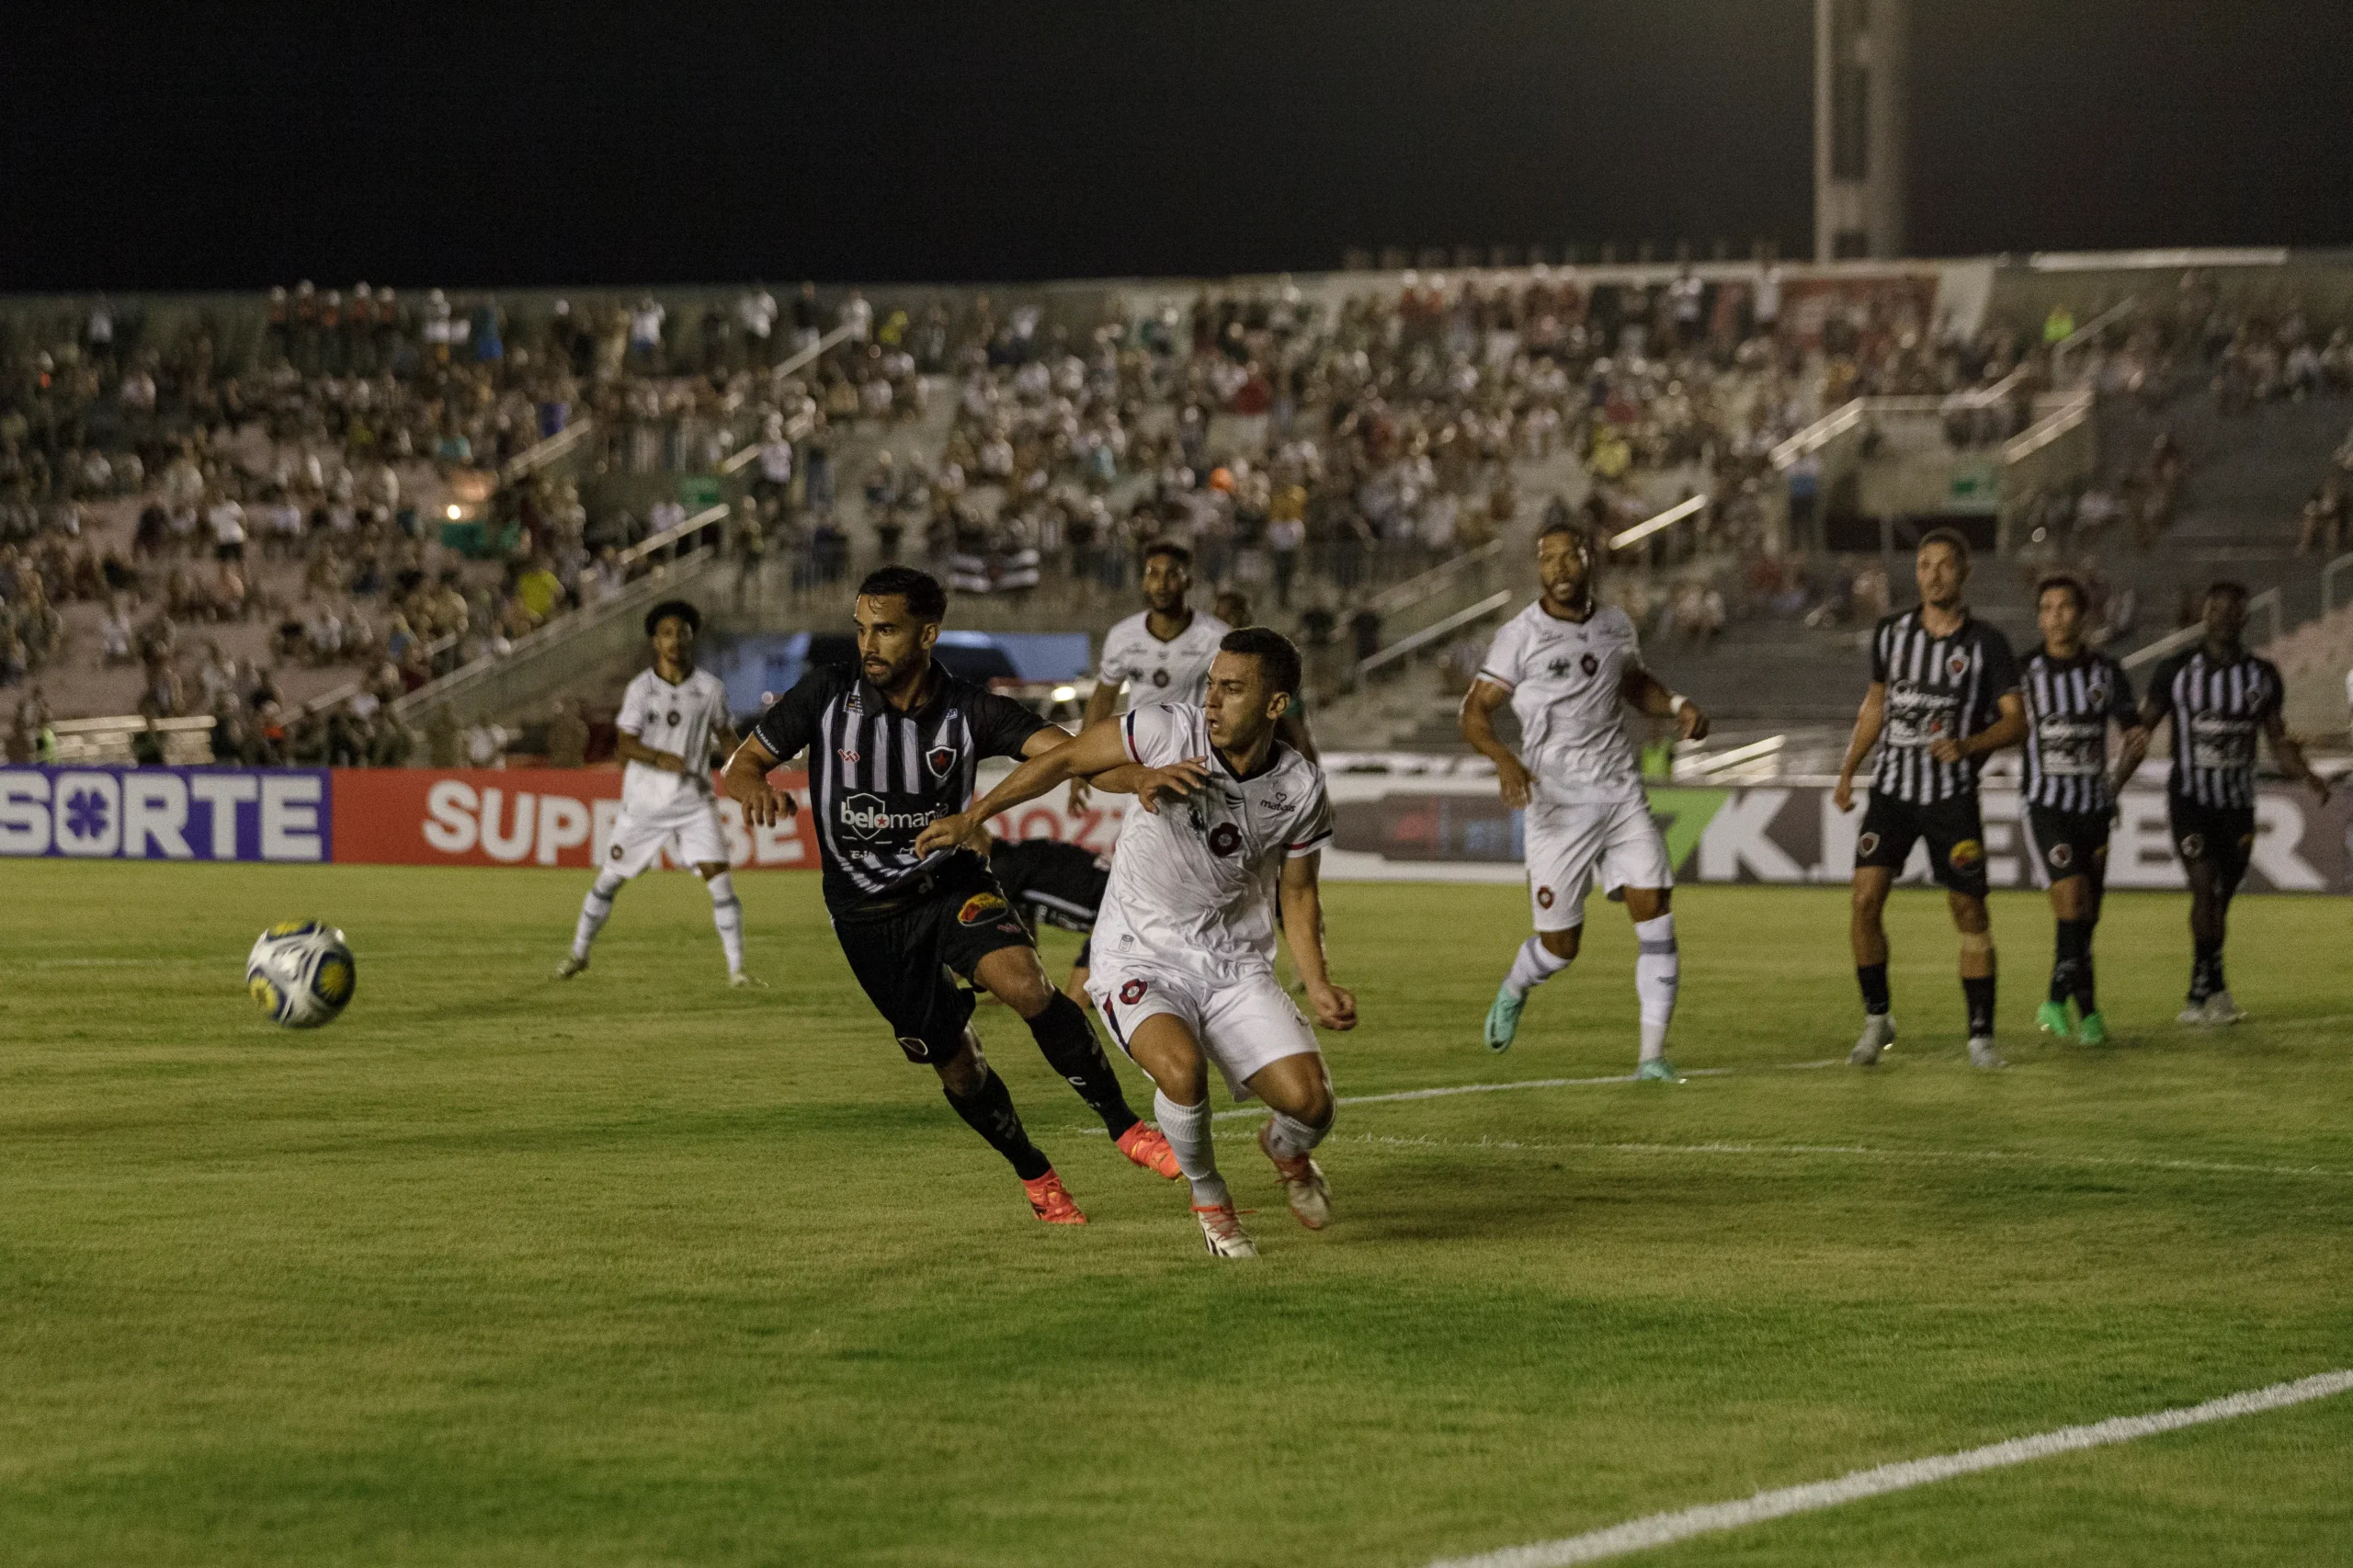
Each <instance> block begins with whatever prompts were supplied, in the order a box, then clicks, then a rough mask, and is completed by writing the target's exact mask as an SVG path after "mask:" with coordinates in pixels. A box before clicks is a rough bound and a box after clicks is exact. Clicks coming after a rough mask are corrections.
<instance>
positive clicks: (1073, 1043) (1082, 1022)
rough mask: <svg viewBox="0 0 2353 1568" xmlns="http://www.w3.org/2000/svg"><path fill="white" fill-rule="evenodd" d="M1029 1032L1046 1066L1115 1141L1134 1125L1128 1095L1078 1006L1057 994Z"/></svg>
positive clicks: (1032, 1024)
mask: <svg viewBox="0 0 2353 1568" xmlns="http://www.w3.org/2000/svg"><path fill="white" fill-rule="evenodd" d="M1029 1032H1030V1033H1031V1034H1033V1035H1035V1036H1037V1038H1038V1050H1039V1051H1040V1053H1041V1054H1042V1055H1043V1056H1044V1057H1045V1059H1046V1064H1047V1065H1048V1066H1050V1067H1051V1068H1052V1069H1053V1070H1054V1071H1055V1072H1057V1073H1059V1074H1062V1075H1063V1077H1064V1078H1066V1079H1068V1080H1069V1082H1070V1086H1071V1087H1072V1088H1074V1089H1076V1090H1077V1091H1078V1097H1079V1098H1080V1099H1083V1100H1085V1101H1086V1107H1087V1108H1088V1109H1089V1110H1091V1111H1093V1112H1094V1113H1095V1114H1096V1115H1097V1116H1099V1117H1101V1118H1102V1119H1103V1130H1104V1131H1107V1132H1108V1133H1110V1135H1111V1136H1112V1137H1114V1138H1117V1137H1119V1136H1120V1134H1121V1133H1123V1132H1125V1131H1127V1130H1128V1129H1129V1128H1131V1127H1133V1126H1134V1125H1135V1124H1136V1113H1135V1112H1134V1111H1132V1110H1130V1109H1129V1108H1128V1096H1126V1095H1124V1094H1122V1093H1120V1075H1119V1074H1117V1073H1114V1072H1113V1071H1111V1059H1110V1058H1109V1057H1108V1056H1106V1055H1104V1054H1103V1042H1102V1041H1101V1040H1097V1038H1096V1037H1095V1026H1094V1024H1092V1023H1090V1022H1089V1021H1088V1020H1087V1017H1086V1013H1085V1012H1084V1011H1082V1010H1081V1009H1080V1007H1079V1005H1078V1004H1077V1003H1075V1002H1074V1001H1072V1000H1071V999H1070V998H1069V997H1067V996H1064V995H1063V994H1060V993H1056V994H1055V996H1054V999H1053V1000H1052V1001H1051V1002H1049V1003H1047V1004H1046V1010H1045V1011H1044V1012H1042V1013H1040V1014H1039V1015H1038V1016H1037V1017H1034V1018H1032V1019H1030V1020H1029Z"/></svg>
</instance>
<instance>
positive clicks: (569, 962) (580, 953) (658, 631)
mask: <svg viewBox="0 0 2353 1568" xmlns="http://www.w3.org/2000/svg"><path fill="white" fill-rule="evenodd" d="M701 630H702V616H701V614H700V613H699V611H697V610H696V608H695V607H694V606H692V605H690V604H688V603H687V602H686V601H685V600H684V599H669V600H666V601H665V602H664V603H661V604H658V605H655V606H654V608H652V609H651V610H648V611H647V612H646V616H645V635H646V636H647V637H648V638H650V639H651V640H652V641H653V643H654V667H653V668H652V669H650V670H644V671H641V672H640V673H639V675H638V676H637V678H636V679H635V680H632V681H631V682H630V683H629V690H628V691H627V692H626V693H624V694H623V696H622V698H621V711H620V718H619V719H617V720H616V721H615V722H614V728H615V729H616V730H617V731H619V732H620V733H619V735H618V737H617V740H616V743H615V745H614V750H615V751H616V752H618V753H619V754H620V758H621V761H622V762H623V763H624V764H625V765H626V766H625V767H623V768H622V771H621V814H620V817H618V818H617V819H615V821H614V823H613V837H612V846H611V847H610V848H608V849H607V850H606V851H605V863H604V864H603V865H602V866H599V867H598V868H597V880H596V881H595V882H594V883H592V884H591V885H590V886H589V889H588V896H587V897H586V898H585V899H584V900H583V901H582V902H581V904H580V924H579V926H578V927H577V928H576V929H575V930H574V933H573V937H572V951H571V952H570V953H569V954H567V955H565V957H564V960H563V962H562V963H560V964H558V965H556V971H555V972H556V978H558V979H559V980H569V979H571V978H572V977H573V976H574V975H575V974H578V973H579V972H580V971H583V970H585V969H586V968H587V967H588V947H589V944H590V943H592V942H594V941H595V940H596V939H597V932H598V931H600V930H602V929H603V928H604V925H605V922H606V921H607V920H608V918H610V917H611V915H612V913H613V900H614V899H616V898H618V897H619V896H620V891H621V888H622V886H623V885H624V884H625V883H627V882H629V881H631V880H632V879H634V878H635V877H637V876H638V875H639V874H640V873H641V872H643V871H644V870H646V869H649V868H650V867H652V866H653V865H654V863H655V862H656V861H657V860H658V859H660V858H661V855H662V851H663V850H664V849H665V848H667V849H669V850H670V852H671V854H672V855H673V856H674V857H675V858H676V859H677V861H678V862H679V863H680V864H681V865H689V866H692V867H693V868H694V869H695V871H696V873H697V874H698V875H699V876H700V877H701V878H702V880H703V885H704V886H705V887H707V888H709V889H710V917H711V921H712V923H713V924H715V925H716V926H718V927H719V944H720V946H721V948H722V949H724V950H725V952H726V954H727V983H728V984H730V985H734V986H746V985H756V984H758V983H759V982H757V981H756V980H754V979H753V978H752V977H751V976H750V975H748V974H746V973H745V972H744V905H743V903H741V902H740V901H738V900H737V898H736V897H735V882H734V879H733V877H732V876H730V875H729V873H728V869H727V839H726V836H725V835H723V834H722V833H721V831H720V827H719V808H718V805H717V803H716V801H715V800H714V797H713V795H712V792H711V787H710V758H711V755H712V748H713V747H716V748H718V750H719V752H720V753H721V754H722V755H723V754H725V753H729V752H732V751H733V750H734V749H735V742H736V734H735V727H734V725H733V724H732V723H731V722H729V719H728V712H727V688H726V687H724V686H723V685H722V684H721V683H720V679H719V677H718V676H715V675H712V674H711V673H710V671H708V670H699V669H697V668H695V637H696V635H697V633H699V631H701Z"/></svg>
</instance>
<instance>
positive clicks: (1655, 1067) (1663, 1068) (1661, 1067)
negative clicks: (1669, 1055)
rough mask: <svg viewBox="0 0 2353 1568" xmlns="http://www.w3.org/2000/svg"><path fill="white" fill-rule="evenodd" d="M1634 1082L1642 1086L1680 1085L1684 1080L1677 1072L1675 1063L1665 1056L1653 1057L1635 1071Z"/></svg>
mask: <svg viewBox="0 0 2353 1568" xmlns="http://www.w3.org/2000/svg"><path fill="white" fill-rule="evenodd" d="M1634 1081H1635V1082H1636V1083H1640V1084H1679V1083H1681V1082H1683V1080H1682V1078H1681V1077H1680V1076H1679V1075H1677V1073H1676V1071H1675V1063H1674V1062H1669V1061H1668V1060H1667V1059H1666V1058H1665V1057H1664V1056H1656V1057H1653V1058H1652V1059H1651V1060H1650V1061H1648V1062H1643V1064H1642V1065H1641V1066H1640V1067H1637V1068H1635V1069H1634Z"/></svg>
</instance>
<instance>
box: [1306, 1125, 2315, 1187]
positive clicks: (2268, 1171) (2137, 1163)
mask: <svg viewBox="0 0 2353 1568" xmlns="http://www.w3.org/2000/svg"><path fill="white" fill-rule="evenodd" d="M1335 1141H1336V1142H1343V1143H1372V1144H1378V1145H1381V1146H1383V1147H1387V1148H1392V1149H1494V1150H1500V1151H1502V1152H1503V1153H1529V1154H1548V1153H1579V1154H1799V1155H1846V1156H1850V1157H1854V1158H1859V1159H1869V1160H1899V1161H1915V1162H1918V1163H1921V1164H1926V1165H1959V1164H1968V1163H1974V1162H1981V1161H1982V1162H1984V1163H1986V1164H1992V1165H2059V1166H2064V1167H2069V1168H2073V1167H2078V1166H2080V1167H2086V1168H2090V1169H2107V1168H2117V1169H2123V1170H2144V1171H2189V1172H2195V1173H2197V1174H2200V1175H2204V1176H2333V1177H2336V1178H2339V1179H2344V1178H2348V1177H2353V1171H2340V1170H2333V1169H2331V1168H2330V1167H2328V1166H2326V1165H2232V1164H2229V1163H2227V1162H2224V1161H2220V1160H2163V1159H2143V1158H2141V1157H2139V1156H2137V1155H2131V1154H2036V1153H2027V1152H2024V1151H2020V1150H2012V1149H1870V1148H1865V1147H1863V1146H1862V1145H1860V1144H1857V1143H1530V1142H1525V1141H1523V1140H1520V1139H1516V1138H1481V1139H1478V1140H1476V1141H1466V1140H1460V1139H1446V1138H1429V1137H1415V1138H1398V1137H1393V1136H1387V1137H1385V1136H1382V1135H1381V1134H1379V1133H1373V1132H1356V1133H1342V1134H1341V1135H1340V1136H1339V1137H1338V1138H1337V1139H1336V1140H1335Z"/></svg>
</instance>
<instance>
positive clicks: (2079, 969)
mask: <svg viewBox="0 0 2353 1568" xmlns="http://www.w3.org/2000/svg"><path fill="white" fill-rule="evenodd" d="M2058 926H2059V934H2058V949H2057V957H2056V958H2055V959H2054V960H2052V965H2051V1000H2052V1001H2053V1002H2064V1001H2066V1000H2067V999H2068V998H2069V997H2071V996H2077V995H2080V994H2082V990H2083V971H2084V970H2085V969H2086V967H2087V966H2088V965H2089V964H2090V962H2091V951H2092V928H2091V924H2090V922H2088V921H2084V920H2062V921H2060V922H2059V923H2058ZM2090 1010H2091V1009H2089V1008H2088V1007H2086V1009H2085V1011H2086V1012H2089V1011H2090Z"/></svg>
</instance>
